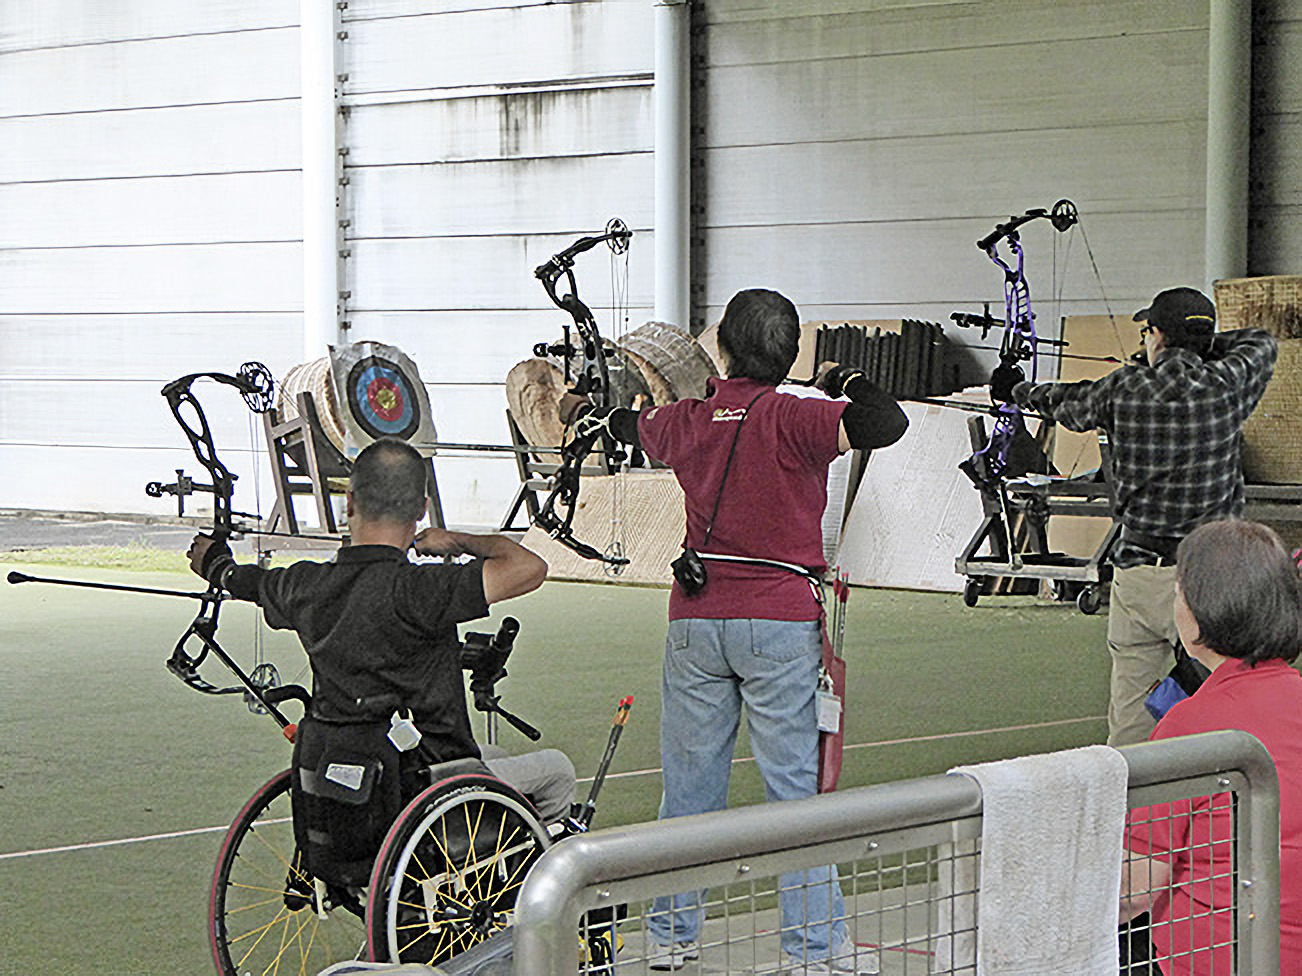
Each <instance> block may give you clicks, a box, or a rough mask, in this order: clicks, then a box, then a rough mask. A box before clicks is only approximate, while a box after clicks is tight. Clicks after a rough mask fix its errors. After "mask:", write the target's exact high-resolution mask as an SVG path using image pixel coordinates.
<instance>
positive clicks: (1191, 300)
mask: <svg viewBox="0 0 1302 976" xmlns="http://www.w3.org/2000/svg"><path fill="white" fill-rule="evenodd" d="M1135 321H1136V322H1151V323H1153V325H1155V326H1157V327H1158V328H1159V329H1163V330H1165V329H1169V328H1170V327H1171V326H1175V327H1177V328H1184V329H1185V330H1187V331H1188V332H1211V331H1212V330H1214V329H1215V328H1216V306H1215V305H1213V304H1212V300H1211V299H1210V298H1208V297H1207V296H1206V295H1204V294H1203V293H1202V292H1200V291H1199V290H1198V289H1197V288H1168V289H1167V290H1166V291H1163V292H1158V295H1157V297H1156V298H1154V299H1153V302H1152V304H1151V305H1149V306H1148V308H1141V309H1140V310H1139V311H1138V312H1136V313H1135Z"/></svg>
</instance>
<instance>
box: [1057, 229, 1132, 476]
mask: <svg viewBox="0 0 1302 976" xmlns="http://www.w3.org/2000/svg"><path fill="white" fill-rule="evenodd" d="M1076 228H1080V237H1081V241H1082V242H1083V243H1084V244H1085V254H1086V255H1087V256H1088V257H1089V259H1090V268H1091V270H1093V272H1094V280H1095V282H1096V283H1097V284H1098V286H1099V297H1100V298H1102V299H1103V307H1104V308H1105V309H1106V310H1107V313H1108V321H1109V322H1110V323H1111V324H1112V334H1113V336H1114V337H1115V338H1116V340H1117V357H1118V358H1119V359H1121V360H1123V361H1124V360H1125V358H1126V344H1125V341H1124V340H1123V339H1122V338H1121V328H1120V326H1118V325H1117V317H1116V315H1115V314H1114V313H1113V311H1112V303H1111V302H1110V301H1109V300H1108V291H1107V288H1105V287H1104V285H1103V275H1102V274H1100V273H1099V263H1098V261H1097V260H1095V258H1094V249H1093V248H1092V247H1090V237H1089V234H1088V232H1086V230H1085V222H1084V221H1083V220H1082V221H1079V222H1078V223H1077V224H1076V227H1073V228H1072V232H1073V236H1074V233H1075V230H1076ZM1081 457H1082V455H1080V454H1077V455H1076V460H1075V461H1073V462H1072V466H1071V471H1070V472H1068V474H1067V477H1069V478H1071V477H1074V476H1075V474H1076V469H1077V468H1078V467H1080V462H1081Z"/></svg>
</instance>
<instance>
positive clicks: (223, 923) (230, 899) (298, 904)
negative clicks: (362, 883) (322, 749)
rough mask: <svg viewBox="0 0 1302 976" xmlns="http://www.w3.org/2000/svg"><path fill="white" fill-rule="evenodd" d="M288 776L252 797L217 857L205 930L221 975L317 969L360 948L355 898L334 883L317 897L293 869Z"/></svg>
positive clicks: (294, 855)
mask: <svg viewBox="0 0 1302 976" xmlns="http://www.w3.org/2000/svg"><path fill="white" fill-rule="evenodd" d="M289 775H290V774H289V771H288V770H286V771H285V772H283V773H280V774H279V775H277V776H274V777H272V778H271V779H270V780H268V781H267V783H266V784H265V785H264V786H263V787H262V788H261V789H260V790H258V791H257V792H256V793H254V794H253V798H252V799H250V800H249V802H248V803H246V804H245V805H244V809H243V810H241V811H240V813H239V816H237V817H236V818H235V822H234V823H233V824H231V828H230V830H228V831H227V832H226V839H225V840H224V841H223V842H222V847H221V852H220V853H219V854H218V856H217V870H216V873H215V874H214V876H213V884H212V897H211V899H210V901H209V924H208V935H209V939H210V940H211V943H212V951H213V960H214V961H215V962H216V964H217V971H218V972H219V973H221V974H223V976H244V974H245V973H261V974H268V976H270V974H275V973H286V974H288V973H294V974H299V973H317V972H320V971H321V970H322V969H324V968H325V967H326V966H329V965H330V964H332V963H336V962H342V961H344V960H347V959H357V958H359V957H360V956H361V954H362V952H363V950H364V949H365V948H366V932H365V928H364V926H363V924H362V915H363V914H364V912H363V909H362V906H361V904H360V903H359V902H358V900H357V898H356V897H355V896H354V895H353V894H352V893H350V892H348V891H343V890H339V889H336V888H333V887H330V888H326V889H325V890H324V892H323V893H320V894H319V893H318V892H317V891H316V887H315V885H314V883H313V879H312V878H311V877H310V876H309V875H307V874H306V873H305V872H304V871H303V870H302V869H301V868H300V866H299V856H298V851H297V850H296V849H295V845H294V825H293V821H292V820H291V819H290V801H289ZM318 902H321V904H318Z"/></svg>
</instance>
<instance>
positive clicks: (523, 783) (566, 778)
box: [479, 745, 574, 823]
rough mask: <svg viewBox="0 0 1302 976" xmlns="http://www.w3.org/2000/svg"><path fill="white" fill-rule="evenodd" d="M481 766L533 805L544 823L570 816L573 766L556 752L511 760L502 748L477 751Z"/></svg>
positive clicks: (534, 753)
mask: <svg viewBox="0 0 1302 976" xmlns="http://www.w3.org/2000/svg"><path fill="white" fill-rule="evenodd" d="M479 752H480V755H481V756H482V757H483V760H484V765H485V766H487V767H488V768H489V769H490V770H491V771H492V773H493V775H494V776H496V777H498V778H499V779H502V780H505V781H506V782H507V783H510V784H511V785H512V786H514V787H515V788H516V789H517V790H519V791H520V792H521V793H523V794H524V795H525V796H527V797H528V798H529V799H530V800H532V801H533V805H534V806H535V807H537V808H538V815H539V816H540V817H542V820H543V823H554V822H556V821H557V820H561V819H564V818H565V817H566V816H568V815H569V812H570V804H571V803H573V802H574V764H573V763H572V762H570V757H569V756H567V755H565V753H563V752H561V751H560V750H559V749H538V750H535V751H534V752H526V753H522V754H521V755H518V756H512V755H509V754H508V753H507V751H506V750H505V749H503V748H502V747H501V746H489V745H482V746H480V747H479Z"/></svg>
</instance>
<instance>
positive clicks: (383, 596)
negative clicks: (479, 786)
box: [225, 545, 488, 761]
mask: <svg viewBox="0 0 1302 976" xmlns="http://www.w3.org/2000/svg"><path fill="white" fill-rule="evenodd" d="M225 584H226V587H227V589H229V590H230V592H231V595H232V596H234V597H236V598H237V599H242V600H252V601H254V602H256V603H257V604H258V605H259V606H260V607H262V609H263V612H264V613H265V615H266V619H267V623H268V624H269V625H270V626H272V627H274V628H276V629H278V630H293V631H295V632H297V634H298V636H299V639H300V640H301V641H302V642H303V648H304V649H305V650H306V651H307V656H308V660H309V661H310V662H311V665H312V678H313V681H312V684H313V687H312V713H313V715H315V716H317V717H319V718H321V719H323V720H325V721H330V720H335V721H341V720H342V721H352V720H367V719H374V720H377V721H387V720H388V719H389V716H391V715H392V714H393V712H394V710H395V709H398V708H402V709H408V708H410V709H411V710H412V712H413V713H414V715H415V721H416V725H417V727H419V728H420V730H421V733H422V734H423V736H424V738H423V740H422V745H423V746H426V747H428V748H429V749H430V750H431V751H432V753H433V757H434V758H436V759H437V760H438V761H447V760H451V759H461V758H465V757H467V756H475V757H477V756H478V755H479V747H478V746H477V745H475V740H474V736H473V735H472V734H471V731H470V716H469V714H468V712H467V710H466V687H465V679H464V678H463V677H462V672H461V655H460V647H459V644H458V639H457V624H459V623H464V622H466V621H469V620H475V619H477V618H480V617H483V616H486V615H487V613H488V604H487V602H486V601H485V600H484V583H483V571H482V565H481V563H480V562H479V561H478V560H476V561H473V562H469V563H458V564H448V563H440V564H427V565H417V564H415V563H412V562H411V561H410V560H408V559H407V555H406V553H404V552H402V551H400V550H398V549H397V548H395V547H393V546H383V545H375V546H351V547H347V548H344V549H340V550H339V553H338V555H337V556H336V557H335V560H334V562H330V563H313V562H299V563H295V564H294V565H292V566H288V567H285V568H283V569H267V570H264V569H259V568H258V567H256V566H240V567H237V568H236V569H235V570H233V571H232V572H231V573H230V574H229V575H228V576H227V577H226V580H225Z"/></svg>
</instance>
